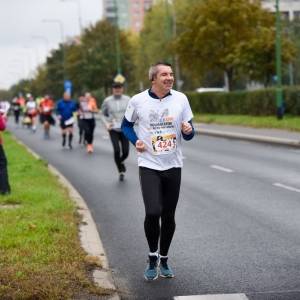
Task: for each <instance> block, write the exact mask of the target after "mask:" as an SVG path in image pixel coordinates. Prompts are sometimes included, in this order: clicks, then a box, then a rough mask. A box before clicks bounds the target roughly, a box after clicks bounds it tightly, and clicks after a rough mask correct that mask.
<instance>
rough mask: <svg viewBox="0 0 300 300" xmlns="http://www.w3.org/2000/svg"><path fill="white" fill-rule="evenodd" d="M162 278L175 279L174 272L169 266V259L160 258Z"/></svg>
mask: <svg viewBox="0 0 300 300" xmlns="http://www.w3.org/2000/svg"><path fill="white" fill-rule="evenodd" d="M159 269H160V277H165V278H172V277H174V272H173V270H172V269H171V268H170V267H169V265H168V258H167V257H166V258H163V257H161V258H160V265H159Z"/></svg>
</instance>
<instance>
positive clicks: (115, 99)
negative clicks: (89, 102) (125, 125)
mask: <svg viewBox="0 0 300 300" xmlns="http://www.w3.org/2000/svg"><path fill="white" fill-rule="evenodd" d="M112 92H113V94H112V95H111V96H109V97H107V98H106V99H105V100H104V101H103V103H102V106H101V115H100V116H101V120H102V122H103V124H104V125H105V127H106V130H107V131H108V132H109V135H110V140H111V142H112V145H113V148H114V158H115V163H116V165H117V168H118V171H119V180H120V181H123V180H124V176H125V172H126V167H125V163H124V162H125V159H126V158H127V157H128V154H129V141H128V139H127V138H126V137H125V135H124V133H123V132H122V129H121V122H122V119H123V117H124V114H125V110H126V107H127V105H128V103H129V100H130V98H129V97H128V96H126V95H123V85H122V84H121V83H119V82H114V83H113V87H112ZM120 145H121V147H120ZM121 151H122V152H121Z"/></svg>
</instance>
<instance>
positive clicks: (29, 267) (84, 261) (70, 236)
mask: <svg viewBox="0 0 300 300" xmlns="http://www.w3.org/2000/svg"><path fill="white" fill-rule="evenodd" d="M2 138H3V146H4V151H5V153H6V156H7V159H8V172H9V182H10V185H11V194H10V195H7V196H0V299H22V300H26V299H47V300H49V299H69V298H70V297H72V296H73V295H76V294H77V293H78V294H82V293H84V294H86V295H88V294H96V295H107V294H109V293H110V291H107V290H104V289H102V288H100V287H98V286H96V285H94V284H93V283H92V281H91V280H90V273H89V271H90V270H91V269H92V268H95V266H96V263H95V262H93V261H92V260H91V259H89V258H88V257H87V255H86V253H85V252H84V250H83V249H82V247H81V245H80V240H79V235H78V225H79V224H80V222H81V219H80V217H79V215H78V214H77V211H76V207H75V204H74V203H73V202H72V200H71V199H70V197H69V195H68V191H67V189H66V188H64V187H63V186H62V185H61V184H60V183H59V182H58V180H57V178H56V176H54V175H53V174H51V173H50V172H49V171H48V169H47V162H46V161H45V160H43V159H38V160H37V159H35V158H34V157H33V156H32V155H31V154H30V153H29V152H27V150H26V149H25V148H24V147H23V146H21V145H20V144H18V143H17V142H16V141H15V140H14V139H13V138H12V137H11V136H10V134H9V133H7V132H4V133H3V134H2ZM3 204H19V205H20V206H19V207H18V208H14V209H9V208H6V209H4V208H1V205H3Z"/></svg>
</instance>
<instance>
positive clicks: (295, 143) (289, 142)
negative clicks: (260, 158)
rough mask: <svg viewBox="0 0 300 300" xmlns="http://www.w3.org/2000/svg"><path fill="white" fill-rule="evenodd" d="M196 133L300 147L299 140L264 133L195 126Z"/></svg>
mask: <svg viewBox="0 0 300 300" xmlns="http://www.w3.org/2000/svg"><path fill="white" fill-rule="evenodd" d="M195 133H200V134H206V135H213V136H219V137H228V138H234V139H241V140H249V141H256V142H263V143H271V144H277V145H284V146H293V147H299V148H300V141H299V140H290V139H283V138H275V137H270V136H263V135H261V136H259V135H254V134H247V133H238V132H229V131H222V130H215V129H201V128H197V129H196V128H195Z"/></svg>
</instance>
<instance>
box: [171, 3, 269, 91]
mask: <svg viewBox="0 0 300 300" xmlns="http://www.w3.org/2000/svg"><path fill="white" fill-rule="evenodd" d="M261 2H262V1H261V0H254V1H251V2H250V1H249V0H223V1H219V0H202V1H201V3H200V4H198V5H194V6H193V8H191V10H190V14H189V15H188V16H187V17H186V18H185V20H184V21H183V22H182V23H181V25H182V26H184V27H185V31H184V32H183V33H182V34H180V36H179V37H178V38H177V39H176V41H175V43H174V46H175V48H176V51H177V53H178V54H179V57H180V60H181V61H182V62H183V63H184V65H186V66H193V69H194V70H195V74H197V75H199V76H203V75H204V74H205V73H206V72H208V71H209V70H212V69H215V70H218V71H219V72H220V74H222V73H224V72H225V73H226V74H227V78H228V80H229V89H230V90H233V89H234V79H235V76H236V75H237V72H238V66H239V65H238V60H237V56H238V54H239V49H240V47H241V44H243V43H249V44H250V43H252V42H253V41H255V40H256V39H260V36H258V35H257V30H256V29H257V28H258V27H260V28H267V29H270V28H272V27H274V24H275V21H274V17H273V16H272V15H271V14H270V13H269V12H268V11H267V10H265V9H263V8H262V7H261Z"/></svg>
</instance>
